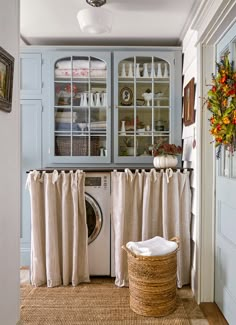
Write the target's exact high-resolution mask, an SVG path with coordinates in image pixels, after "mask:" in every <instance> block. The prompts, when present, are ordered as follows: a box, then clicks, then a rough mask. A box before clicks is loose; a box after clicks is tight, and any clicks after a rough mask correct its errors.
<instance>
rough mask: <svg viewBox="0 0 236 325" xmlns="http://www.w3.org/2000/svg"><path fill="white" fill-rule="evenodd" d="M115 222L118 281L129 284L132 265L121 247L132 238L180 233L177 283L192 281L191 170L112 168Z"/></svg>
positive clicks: (120, 283) (116, 281) (116, 280)
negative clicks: (114, 169)
mask: <svg viewBox="0 0 236 325" xmlns="http://www.w3.org/2000/svg"><path fill="white" fill-rule="evenodd" d="M111 188H112V195H111V200H112V211H111V216H112V224H113V231H114V257H115V276H116V279H115V284H116V285H117V286H120V287H122V286H127V285H128V265H127V256H126V253H125V251H124V250H123V249H122V248H121V246H122V245H125V244H126V243H127V242H128V241H141V240H147V239H150V238H152V237H154V236H161V237H164V238H166V239H170V238H171V237H174V236H178V237H179V238H180V249H179V251H178V253H177V285H178V287H179V288H181V287H182V286H183V285H184V284H188V283H189V282H190V217H191V191H190V180H189V172H188V171H187V170H184V172H180V170H177V171H176V172H173V171H172V169H167V170H166V171H165V172H164V171H160V172H157V171H156V170H155V169H151V170H150V172H146V171H144V170H143V171H141V172H139V171H138V170H136V171H135V172H134V173H132V172H131V171H130V170H129V169H126V170H125V171H124V172H117V171H113V172H112V184H111Z"/></svg>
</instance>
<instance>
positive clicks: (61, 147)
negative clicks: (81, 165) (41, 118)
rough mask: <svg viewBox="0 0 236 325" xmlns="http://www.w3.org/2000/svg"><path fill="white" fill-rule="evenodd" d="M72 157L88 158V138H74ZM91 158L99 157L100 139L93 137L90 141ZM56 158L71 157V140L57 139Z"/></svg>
mask: <svg viewBox="0 0 236 325" xmlns="http://www.w3.org/2000/svg"><path fill="white" fill-rule="evenodd" d="M72 141H73V146H72V156H88V153H89V152H88V146H89V143H88V141H89V139H88V137H73V139H72ZM90 151H91V154H90V155H91V156H99V138H98V137H93V138H92V139H91V141H90ZM55 154H56V156H71V138H70V137H68V136H58V137H56V138H55Z"/></svg>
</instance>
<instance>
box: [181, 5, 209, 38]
mask: <svg viewBox="0 0 236 325" xmlns="http://www.w3.org/2000/svg"><path fill="white" fill-rule="evenodd" d="M204 1H205V0H204ZM201 2H202V0H195V1H194V4H193V6H192V8H191V10H190V13H189V15H188V18H187V20H186V23H185V24H184V27H183V28H182V30H181V32H180V35H179V44H181V43H182V41H183V39H184V37H185V35H186V33H187V31H188V30H189V28H190V27H191V25H192V22H193V19H194V18H195V16H196V12H198V8H199V6H201Z"/></svg>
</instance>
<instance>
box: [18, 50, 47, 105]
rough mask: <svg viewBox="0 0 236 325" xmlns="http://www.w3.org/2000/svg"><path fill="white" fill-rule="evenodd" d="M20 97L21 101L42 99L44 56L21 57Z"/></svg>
mask: <svg viewBox="0 0 236 325" xmlns="http://www.w3.org/2000/svg"><path fill="white" fill-rule="evenodd" d="M20 97H21V99H41V98H42V54H41V53H25V52H22V53H21V55H20Z"/></svg>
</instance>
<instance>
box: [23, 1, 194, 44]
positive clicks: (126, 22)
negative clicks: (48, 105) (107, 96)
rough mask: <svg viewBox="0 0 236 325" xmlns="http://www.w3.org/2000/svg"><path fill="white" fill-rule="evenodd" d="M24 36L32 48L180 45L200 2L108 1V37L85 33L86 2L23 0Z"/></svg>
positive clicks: (106, 6) (105, 6)
mask: <svg viewBox="0 0 236 325" xmlns="http://www.w3.org/2000/svg"><path fill="white" fill-rule="evenodd" d="M20 3H21V13H20V14H21V23H20V26H21V27H20V28H21V35H22V39H23V40H24V41H25V42H26V43H27V44H31V45H159V46H161V45H173V46H174V45H180V44H181V39H182V37H183V33H184V31H185V30H186V27H188V26H189V24H190V23H191V19H192V17H193V14H194V13H195V11H196V10H197V8H198V4H199V3H200V0H107V3H106V4H105V5H104V8H106V9H109V10H110V11H111V12H112V15H113V26H112V31H111V32H110V33H107V34H100V35H96V36H94V35H88V34H85V33H82V32H81V30H80V28H79V25H78V22H77V19H76V15H77V12H78V11H79V10H80V9H84V8H88V7H90V6H89V5H88V4H87V3H86V0H21V1H20Z"/></svg>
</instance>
